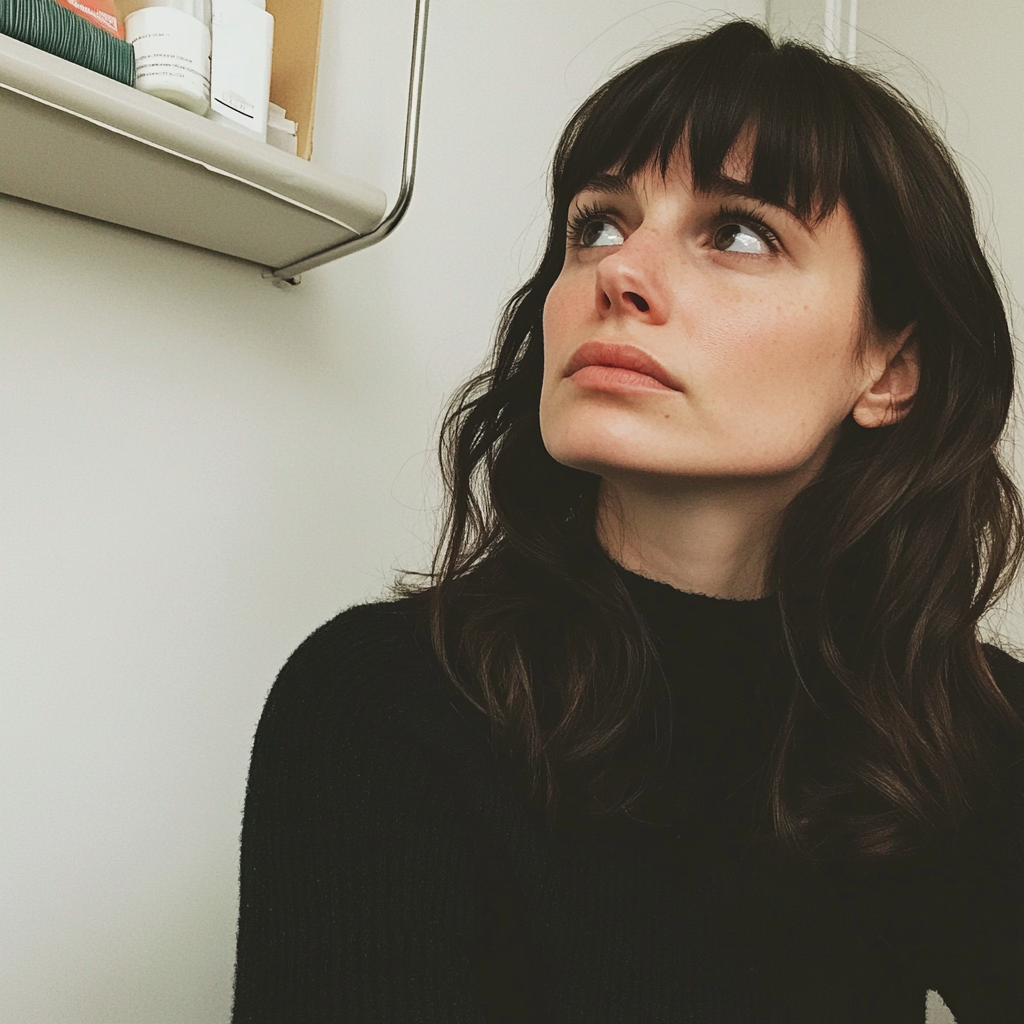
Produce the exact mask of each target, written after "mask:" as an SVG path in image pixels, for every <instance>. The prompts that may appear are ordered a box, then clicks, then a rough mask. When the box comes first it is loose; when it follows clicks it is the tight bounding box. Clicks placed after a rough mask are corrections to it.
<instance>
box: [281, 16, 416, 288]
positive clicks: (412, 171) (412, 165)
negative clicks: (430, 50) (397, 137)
mask: <svg viewBox="0 0 1024 1024" xmlns="http://www.w3.org/2000/svg"><path fill="white" fill-rule="evenodd" d="M429 6H430V0H416V20H415V23H414V25H413V30H412V62H411V66H410V69H409V105H408V107H407V108H406V112H405V152H404V154H403V156H402V184H401V186H400V187H399V190H398V198H397V199H396V200H395V205H394V206H393V207H392V208H391V212H390V213H388V214H386V215H385V217H384V219H383V220H382V221H381V222H380V223H379V224H378V225H377V226H376V227H375V228H374V229H373V230H372V231H368V232H367V233H366V234H365V235H356V237H355V238H350V239H348V241H345V242H342V243H341V244H340V245H336V246H334V247H332V248H330V249H325V250H324V251H323V252H318V253H315V254H314V255H313V256H307V257H306V258H305V259H303V260H299V261H298V262H297V263H292V264H289V265H288V266H287V267H280V268H278V269H277V270H274V271H272V276H273V277H275V278H277V279H278V280H284V281H288V280H291V279H294V278H296V277H298V275H299V274H302V273H304V272H305V271H307V270H312V269H313V268H314V267H319V266H322V265H323V264H324V263H330V262H331V261H332V260H336V259H338V258H339V257H341V256H348V255H349V253H353V252H358V251H359V250H360V249H366V248H368V247H369V246H371V245H376V244H377V242H380V241H383V239H385V238H387V236H388V235H390V234H391V232H392V231H394V230H395V228H397V227H398V225H399V222H400V221H401V220H402V217H404V216H405V211H406V210H407V209H408V208H409V200H410V199H411V198H412V186H413V183H414V181H415V180H416V148H417V143H418V142H419V134H420V97H421V95H422V92H423V53H424V50H425V49H426V45H427V8H428V7H429Z"/></svg>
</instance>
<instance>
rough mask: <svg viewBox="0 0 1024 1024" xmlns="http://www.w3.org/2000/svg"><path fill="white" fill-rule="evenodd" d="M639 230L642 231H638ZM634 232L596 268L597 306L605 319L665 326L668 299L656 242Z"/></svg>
mask: <svg viewBox="0 0 1024 1024" xmlns="http://www.w3.org/2000/svg"><path fill="white" fill-rule="evenodd" d="M641 230H642V229H641ZM639 234H640V231H636V232H634V233H633V234H632V235H631V236H630V237H629V238H628V239H626V241H625V242H624V243H623V244H622V245H621V246H619V248H618V250H617V251H616V252H614V253H609V254H608V255H607V256H605V258H604V259H603V260H601V262H600V263H599V264H598V265H597V294H596V299H597V305H598V310H599V311H600V312H601V314H602V315H604V316H622V317H636V318H639V319H642V320H644V321H645V322H648V323H664V321H665V319H666V318H667V314H668V297H667V294H666V292H665V288H664V285H663V283H662V280H661V278H662V273H661V269H660V266H659V261H658V251H657V243H656V240H655V239H648V238H637V235H639Z"/></svg>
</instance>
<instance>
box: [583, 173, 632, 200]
mask: <svg viewBox="0 0 1024 1024" xmlns="http://www.w3.org/2000/svg"><path fill="white" fill-rule="evenodd" d="M583 192H601V193H603V194H604V195H611V196H621V195H631V194H632V192H633V187H632V185H630V183H629V179H628V178H624V177H623V176H622V175H621V174H607V173H603V174H595V175H594V176H593V177H592V178H588V179H587V181H586V182H585V183H584V185H583V187H582V188H580V189H578V190H577V192H576V195H580V194H582V193H583Z"/></svg>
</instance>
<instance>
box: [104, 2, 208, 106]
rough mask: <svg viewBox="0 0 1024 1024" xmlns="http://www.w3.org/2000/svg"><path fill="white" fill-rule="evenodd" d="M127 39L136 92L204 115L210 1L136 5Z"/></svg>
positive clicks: (127, 21) (127, 27)
mask: <svg viewBox="0 0 1024 1024" xmlns="http://www.w3.org/2000/svg"><path fill="white" fill-rule="evenodd" d="M132 6H133V7H134V8H135V9H134V10H132V11H131V12H130V13H129V14H126V15H125V19H124V32H125V39H126V40H127V41H128V42H129V43H131V44H132V45H133V46H134V47H135V88H136V89H141V90H142V91H143V92H148V93H149V94H150V95H152V96H159V97H160V98H161V99H164V100H168V101H169V102H171V103H175V104H177V105H178V106H179V107H184V108H185V109H186V110H191V111H192V112H193V113H196V114H205V113H206V112H207V110H209V109H210V13H211V8H210V0H134V3H133V4H132Z"/></svg>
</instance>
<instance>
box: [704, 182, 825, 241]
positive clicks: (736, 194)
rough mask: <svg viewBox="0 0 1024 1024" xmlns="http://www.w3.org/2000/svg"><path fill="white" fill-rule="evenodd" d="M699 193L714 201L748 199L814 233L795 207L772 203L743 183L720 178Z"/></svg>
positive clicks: (807, 221)
mask: <svg viewBox="0 0 1024 1024" xmlns="http://www.w3.org/2000/svg"><path fill="white" fill-rule="evenodd" d="M701 193H702V194H703V195H706V196H709V197H711V198H714V199H749V200H751V201H753V202H755V203H759V204H760V205H762V206H771V207H772V208H774V209H776V210H779V211H781V212H782V213H785V214H788V215H789V216H790V217H792V218H793V219H794V220H796V221H798V222H799V223H800V225H801V226H802V227H803V228H804V229H805V230H806V231H808V232H810V233H811V234H813V233H814V229H813V227H812V225H811V223H810V221H809V220H808V219H807V218H806V217H802V216H801V215H800V214H799V212H798V211H797V209H796V207H795V206H790V205H789V203H777V202H772V201H770V200H768V199H766V198H765V197H764V196H763V195H760V194H759V193H758V192H756V191H754V189H752V188H751V187H750V186H749V185H748V184H747V183H746V182H744V181H737V180H736V179H735V178H721V179H719V180H718V181H715V182H712V183H711V184H709V185H708V186H707V187H706V188H703V189H701Z"/></svg>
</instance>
